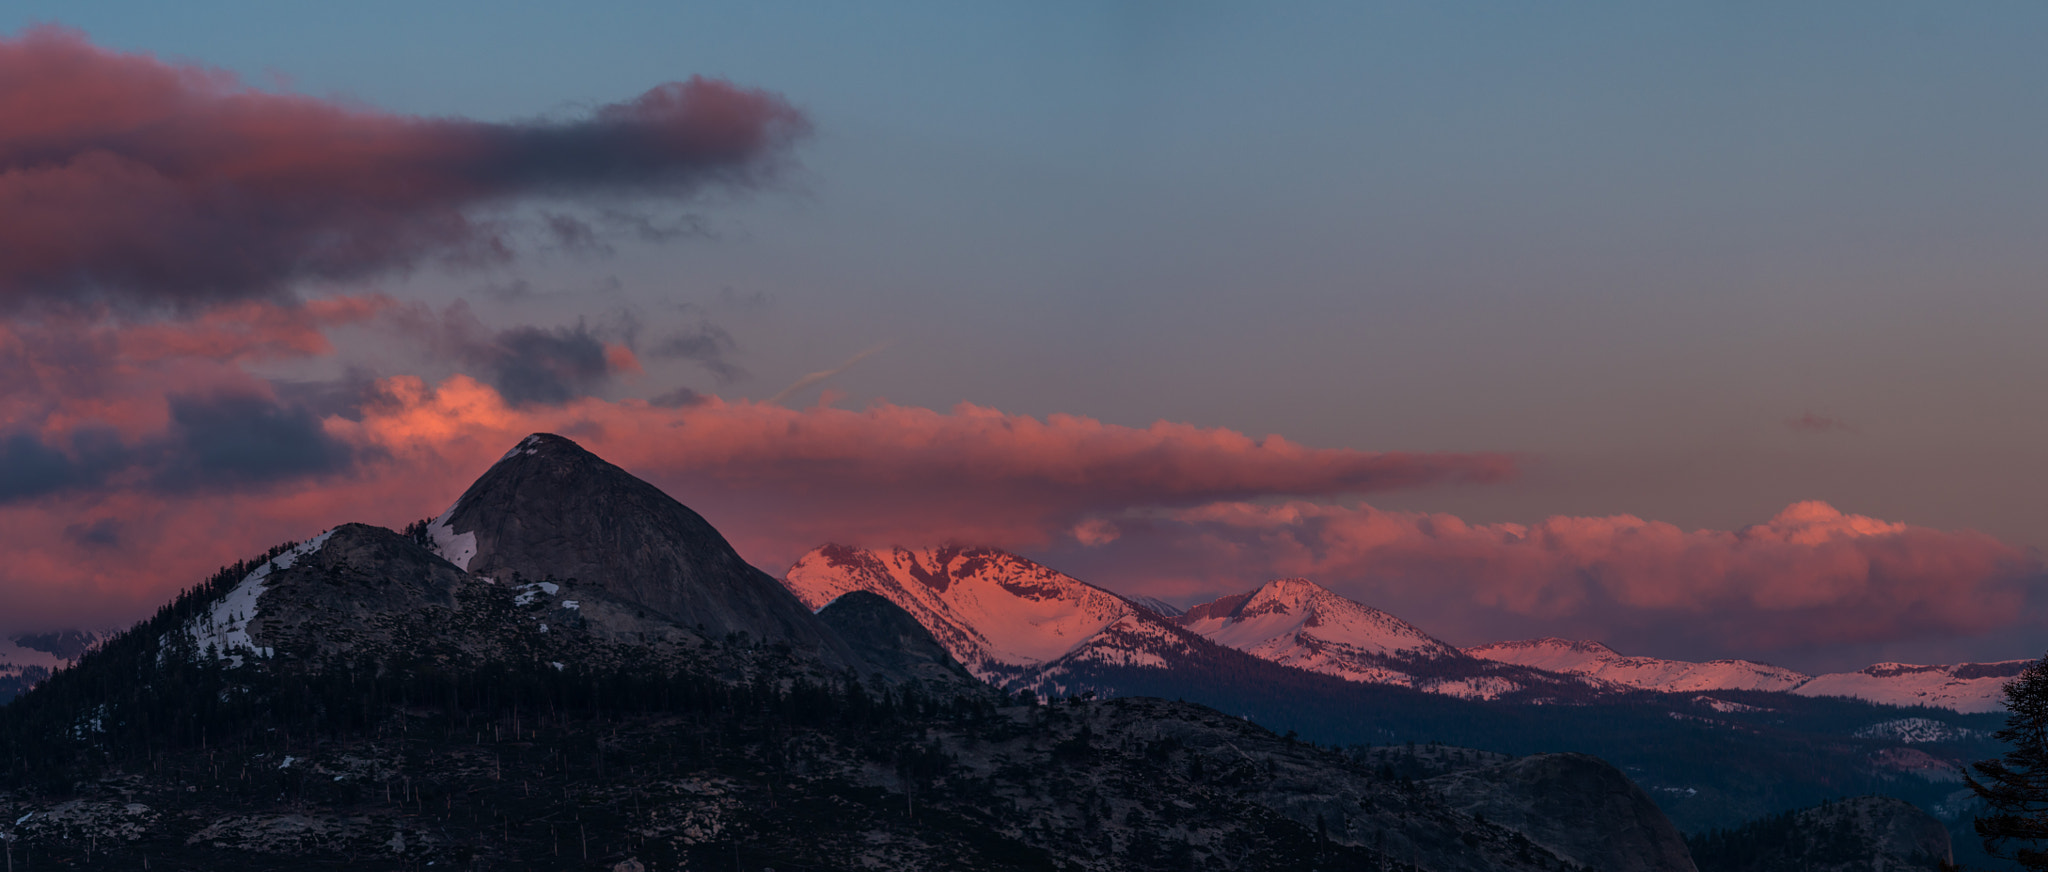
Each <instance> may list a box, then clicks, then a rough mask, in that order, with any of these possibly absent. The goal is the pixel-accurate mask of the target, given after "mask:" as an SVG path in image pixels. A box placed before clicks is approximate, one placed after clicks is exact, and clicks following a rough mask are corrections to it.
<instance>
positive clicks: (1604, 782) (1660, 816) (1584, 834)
mask: <svg viewBox="0 0 2048 872" xmlns="http://www.w3.org/2000/svg"><path fill="white" fill-rule="evenodd" d="M1429 785H1430V787H1431V788H1433V789H1435V790H1436V791H1437V792H1438V793H1440V794H1442V795H1443V796H1444V798H1445V799H1446V800H1447V801H1448V802H1449V803H1450V805H1451V807H1452V808H1456V809H1458V810H1459V811H1463V812H1466V813H1468V814H1473V815H1477V816H1481V817H1484V818H1485V819H1486V820H1489V821H1492V822H1495V823H1499V824H1501V825H1503V826H1506V827H1509V828H1511V829H1514V830H1516V831H1517V832H1521V833H1525V834H1527V835H1528V837H1529V838H1530V839H1531V840H1533V841H1534V842H1535V843H1536V844H1538V845H1541V846H1542V847H1543V848H1545V849H1546V850H1549V851H1550V852H1552V853H1554V854H1556V855H1558V856H1560V857H1564V858H1566V859H1569V860H1571V861H1572V862H1575V863H1579V864H1581V865H1584V866H1586V867H1588V868H1592V869H1600V870H1603V872H1663V870H1672V872H1679V870H1684V872H1692V870H1693V863H1692V855H1691V853H1690V852H1688V851H1687V850H1686V846H1685V839H1684V837H1682V836H1681V835H1679V832H1678V828H1677V827H1674V826H1672V825H1671V821H1670V820H1669V819H1667V818H1665V817H1664V813H1663V812H1661V811H1659V810H1658V809H1657V804H1656V802H1654V801H1652V800H1651V799H1650V796H1649V794H1646V793H1644V792H1643V789H1642V788H1640V787H1637V786H1636V785H1635V783H1634V782H1632V781H1630V780H1629V779H1628V776H1626V775H1623V774H1622V773H1621V770H1618V769H1616V768H1614V767H1613V766H1610V765H1608V764H1607V763H1606V762H1604V761H1602V760H1600V759H1599V758H1596V757H1589V756H1586V755H1584V754H1538V755H1534V756H1530V757H1523V758H1521V759H1518V760H1512V761H1508V762H1504V763H1500V764H1497V765H1493V766H1485V767H1478V768H1473V769H1467V770H1465V771H1462V772H1455V773H1451V774H1448V775H1440V776H1437V777H1435V778H1432V779H1430V781H1429Z"/></svg>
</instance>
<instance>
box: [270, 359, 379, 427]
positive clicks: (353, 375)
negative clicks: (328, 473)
mask: <svg viewBox="0 0 2048 872" xmlns="http://www.w3.org/2000/svg"><path fill="white" fill-rule="evenodd" d="M270 387H271V390H273V391H275V392H276V393H277V397H278V400H279V401H280V402H283V403H285V404H286V405H290V406H296V407H299V408H302V409H305V410H306V411H307V412H309V413H311V414H312V415H313V416H314V417H317V418H328V417H340V418H346V419H348V420H351V421H360V420H362V419H363V407H364V406H366V405H369V404H370V403H374V402H376V401H377V400H378V398H380V397H381V396H383V393H382V391H380V390H379V389H378V387H377V376H376V374H375V373H373V372H371V371H370V370H367V369H364V368H362V367H359V366H351V367H349V368H348V370H347V371H346V372H344V373H342V375H341V377H340V378H336V379H325V380H306V381H296V380H290V379H271V380H270Z"/></svg>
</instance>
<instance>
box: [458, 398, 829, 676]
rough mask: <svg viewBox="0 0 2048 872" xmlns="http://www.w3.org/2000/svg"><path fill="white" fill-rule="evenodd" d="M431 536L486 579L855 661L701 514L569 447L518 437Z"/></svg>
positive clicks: (547, 438) (552, 439)
mask: <svg viewBox="0 0 2048 872" xmlns="http://www.w3.org/2000/svg"><path fill="white" fill-rule="evenodd" d="M428 532H429V534H430V535H431V537H432V539H433V542H434V545H435V550H437V551H438V552H440V554H441V555H442V556H443V557H446V558H447V559H448V560H449V561H450V562H453V563H455V564H456V565H457V566H460V567H462V568H463V569H465V570H468V571H469V572H471V573H474V574H477V575H482V576H485V577H489V578H497V579H501V580H510V579H512V578H515V577H516V578H522V579H525V580H527V581H540V580H542V579H547V578H552V579H558V580H571V579H573V580H576V581H578V582H580V583H582V584H585V585H590V586H595V587H597V588H599V589H602V590H603V591H605V592H606V593H607V594H609V595H611V596H612V597H614V598H616V599H619V600H623V601H625V602H628V603H632V604H635V605H638V606H642V607H645V608H646V609H647V610H648V611H650V612H653V613H655V614H656V615H659V616H661V617H663V618H666V619H668V620H670V621H673V622H675V623H677V624H680V625H682V626H685V627H690V626H696V627H700V628H702V631H704V632H707V633H709V634H711V635H712V636H713V637H717V636H722V635H726V634H731V633H745V634H747V635H748V636H750V637H751V638H755V639H759V640H763V641H786V642H791V643H794V644H797V645H800V646H803V647H807V648H812V649H815V650H818V651H819V652H820V653H821V654H823V655H824V656H825V657H826V659H827V661H828V662H831V663H834V664H835V665H845V664H847V663H851V662H852V661H853V655H852V652H851V651H850V650H849V649H847V648H846V646H845V645H844V643H842V642H841V641H840V640H839V639H838V638H837V637H836V636H834V635H833V634H832V633H831V631H829V630H827V629H826V628H825V626H824V625H823V624H822V623H820V622H819V621H818V619H817V617H816V616H815V615H813V614H811V612H810V610H809V609H806V608H804V606H803V604H801V603H799V602H797V601H796V599H795V597H793V596H791V595H790V593H789V592H788V591H786V590H784V589H783V588H782V586H781V585H780V584H778V583H776V581H775V579H774V578H773V577H772V576H770V575H768V574H767V573H765V572H762V571H760V570H759V569H755V568H754V567H753V566H750V565H748V564H747V562H746V561H745V560H743V559H741V557H740V555H739V553H738V552H737V551H735V550H733V547H732V545H731V543H729V542H727V541H726V539H725V537H724V536H722V535H720V534H719V532H718V531H717V530H716V529H715V528H713V527H712V526H711V524H710V522H708V521H706V520H704V518H703V516H701V515H699V514H697V513H696V512H694V511H691V510H690V508H689V507H688V506H685V505H683V504H682V503H680V502H677V501H676V500H675V499H674V498H673V497H670V496H669V495H668V494H666V493H664V492H662V490H661V489H660V488H657V487H655V486H653V485H651V484H648V483H647V482H645V481H642V480H640V479H638V478H636V477H634V476H633V475H632V474H631V473H629V472H627V471H625V470H623V469H620V468H619V467H617V466H614V465H613V464H611V463H609V462H607V461H606V460H604V459H603V458H601V457H598V456H597V455H595V454H592V453H590V452H589V451H586V450H584V448H583V446H581V445H578V444H576V443H575V442H574V441H573V440H570V439H568V438H566V437H562V436H558V435H555V434H552V433H535V434H533V435H530V436H527V437H526V438H524V439H521V440H520V441H519V443H518V444H517V445H514V446H513V447H512V450H510V451H508V452H506V453H505V456H504V457H502V458H500V459H499V460H498V462H497V463H495V464H493V465H492V466H491V468H490V469H489V470H486V471H485V472H484V474H483V476H482V477H480V478H478V479H477V480H476V483H474V484H472V485H470V486H469V489H468V490H466V491H464V492H463V494H462V496H461V498H459V499H457V500H456V501H455V503H454V505H451V506H449V507H448V511H446V512H443V513H442V514H441V516H440V517H439V518H436V519H435V520H434V522H433V523H432V524H430V525H429V527H428Z"/></svg>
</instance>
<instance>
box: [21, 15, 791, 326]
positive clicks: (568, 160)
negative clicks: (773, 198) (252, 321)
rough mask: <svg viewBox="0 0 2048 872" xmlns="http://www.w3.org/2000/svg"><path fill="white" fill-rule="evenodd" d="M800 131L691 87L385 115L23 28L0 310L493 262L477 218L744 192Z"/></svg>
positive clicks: (767, 105)
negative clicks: (482, 111) (537, 208)
mask: <svg viewBox="0 0 2048 872" xmlns="http://www.w3.org/2000/svg"><path fill="white" fill-rule="evenodd" d="M806 124H807V123H806V121H805V119H804V118H803V116H802V115H801V113H799V112H798V111H797V110H796V109H795V108H793V107H791V106H790V105H789V104H788V103H787V102H785V101H784V100H782V99H781V98H780V97H777V96H775V95H773V94H769V93H766V92H763V91H756V90H748V89H744V88H739V87H736V86H734V85H732V84H729V83H726V82H722V81H717V80H712V79H704V78H692V79H690V80H688V81H684V82H672V83H668V84H663V85H659V86H657V87H655V88H653V89H651V90H649V91H647V92H646V93H644V94H642V95H640V96H639V97H637V98H634V99H632V100H628V101H626V102H622V103H614V104H610V105H607V106H603V107H600V108H598V109H597V110H595V111H594V112H592V113H591V114H590V115H589V116H588V117H584V118H580V119H576V120H569V121H535V122H527V123H517V124H489V123H483V122H475V121H467V120H462V119H454V118H428V117H416V116H406V115H397V114H392V113H387V112H380V111H377V110H374V109H369V108H366V107H362V106H355V105H349V104H344V103H340V102H336V101H331V100H320V99H315V98H311V97H304V96H296V95H289V94H276V93H270V92H265V91H260V90H257V89H255V88H252V87H250V86H248V85H246V84H244V83H243V82H242V81H240V80H239V79H238V78H236V77H235V76H233V75H232V74H229V73H226V72H224V71H221V70H216V69H210V68H205V67H199V66H193V65H188V64H174V63H168V62H165V61H162V60H159V59H157V58H155V57H153V56H150V55H146V54H130V53H119V52H113V51H108V50H105V49H101V48H98V47H95V46H93V45H91V44H89V43H88V42H86V40H85V39H84V37H83V36H81V35H79V34H77V33H75V32H72V31H67V30H61V29H56V28H37V29H31V30H29V31H27V32H25V33H24V34H22V35H21V36H18V37H16V38H14V39H8V40H0V305H4V306H8V307H10V308H19V307H21V306H23V305H25V304H29V303H45V304H48V303H59V304H65V303H77V302H80V301H88V302H116V303H142V304H145V305H147V306H151V307H158V306H164V305H169V306H174V307H189V306H193V305H203V304H206V303H211V302H217V301H223V300H238V299H249V298H264V297H276V296H279V295H282V294H283V293H284V292H285V291H286V290H287V289H288V288H289V286H290V285H292V284H293V283H296V282H299V281H303V280H309V279H312V280H318V279H332V280H346V279H352V278H359V277H363V276H368V275H375V274H378V273H383V272H386V271H390V270H394V269H402V268H405V267H408V266H411V265H414V264H417V263H420V262H423V261H425V260H428V259H435V260H448V261H457V262H460V261H476V260H496V259H502V258H503V257H505V256H506V255H507V254H509V252H510V251H511V250H512V249H513V247H514V244H513V240H512V237H511V236H509V235H508V233H507V231H506V229H505V228H504V227H503V226H501V225H500V224H498V223H495V222H493V221H491V220H488V219H484V218H480V217H479V216H478V214H477V211H476V210H478V209H481V208H486V207H490V206H494V205H500V204H503V203H505V202H507V201H509V200H513V199H517V198H523V197H535V196H547V197H562V196H589V195H604V196H628V197H645V196H650V195H669V196H675V195H681V194H687V193H689V192H691V191H693V190H695V189H696V188H698V187H700V186H702V185H705V184H709V183H740V184H744V183H748V182H750V181H752V180H753V179H755V178H756V177H757V176H759V175H760V174H761V173H762V172H763V171H765V170H766V169H769V168H771V167H772V166H773V165H774V164H775V162H776V161H777V159H778V158H779V156H780V155H782V154H783V153H784V152H785V151H786V148H787V146H788V145H789V144H790V143H791V142H792V141H793V140H794V139H795V138H797V137H799V136H800V135H802V134H803V133H804V131H805V129H806ZM556 223H557V224H560V223H561V222H560V221H557V222H556ZM570 223H571V225H573V226H575V227H577V228H578V230H577V232H578V233H583V234H584V235H588V234H587V231H588V229H589V228H588V227H586V226H583V225H581V224H580V223H576V222H570Z"/></svg>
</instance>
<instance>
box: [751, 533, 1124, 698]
mask: <svg viewBox="0 0 2048 872" xmlns="http://www.w3.org/2000/svg"><path fill="white" fill-rule="evenodd" d="M782 583H783V584H784V585H786V586H788V588H789V590H790V591H791V592H793V593H794V594H795V595H796V596H797V598H798V599H800V600H802V601H803V602H804V604H805V605H808V606H810V607H811V608H814V609H822V608H825V607H826V606H827V605H829V604H831V603H832V602H834V601H835V600H837V599H839V598H840V597H842V596H846V595H848V594H851V593H853V592H857V591H866V592H869V593H873V594H877V595H880V596H882V597H883V598H885V599H887V600H889V601H890V602H893V603H895V604H896V605H897V606H898V607H900V608H902V609H904V610H905V611H907V612H909V613H910V614H911V615H912V616H913V617H915V618H917V620H918V621H919V622H920V623H922V624H923V625H924V626H925V627H926V628H927V629H929V630H930V631H931V633H932V635H933V637H934V638H936V639H937V640H938V641H939V643H940V644H941V645H944V646H945V647H946V649H947V650H948V651H950V652H952V654H953V656H954V657H956V658H958V659H959V661H960V662H961V663H962V664H964V665H966V667H967V668H968V669H969V670H971V671H973V672H974V674H975V675H977V676H980V677H981V678H983V679H985V680H989V681H992V682H997V683H1001V682H1003V681H1005V680H1007V679H1009V678H1011V677H1014V676H1016V675H1018V674H1021V673H1022V672H1023V671H1026V670H1029V669H1031V668H1034V667H1037V666H1038V665H1040V664H1043V663H1046V662H1049V661H1052V660H1054V659H1057V658H1059V657H1061V656H1062V655H1065V654H1066V653H1068V652H1069V651H1072V650H1074V649H1075V647H1077V646H1079V645H1082V644H1084V643H1086V642H1087V641H1088V640H1090V639H1092V638H1094V637H1095V636H1096V635H1097V634H1099V633H1101V632H1102V631H1103V630H1104V628H1106V627H1108V626H1110V625H1111V624H1114V623H1115V622H1117V621H1118V620H1120V619H1123V618H1125V617H1127V616H1129V615H1132V614H1135V613H1137V612H1138V611H1139V609H1138V607H1137V606H1134V605H1132V604H1131V603H1130V602H1128V601H1126V600H1125V599H1124V598H1122V597H1119V596H1117V595H1116V594H1113V593H1110V592H1109V591H1106V590H1103V589H1101V588H1098V587H1095V586H1094V585H1091V584H1088V583H1086V582H1084V581H1081V580H1080V579H1076V578H1072V577H1070V576H1067V575H1064V574H1062V573H1060V572H1058V571H1055V570H1053V569H1050V568H1048V567H1045V566H1042V565H1040V564H1038V563H1036V562H1034V561H1031V560H1028V559H1025V558H1023V557H1019V556H1017V555H1015V554H1011V553H1009V552H1007V551H1003V550H1001V549H996V548H975V547H966V546H959V545H945V546H940V547H934V548H914V549H913V548H890V549H868V548H859V547H854V546H848V545H827V546H824V547H821V548H817V549H815V550H813V551H811V553H809V554H806V555H804V556H803V557H802V558H801V559H799V560H798V561H797V562H796V564H795V565H794V566H791V567H790V569H789V572H788V573H787V574H785V575H784V576H783V580H782ZM1146 615H1147V616H1148V617H1149V616H1150V613H1149V612H1147V613H1146Z"/></svg>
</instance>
